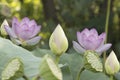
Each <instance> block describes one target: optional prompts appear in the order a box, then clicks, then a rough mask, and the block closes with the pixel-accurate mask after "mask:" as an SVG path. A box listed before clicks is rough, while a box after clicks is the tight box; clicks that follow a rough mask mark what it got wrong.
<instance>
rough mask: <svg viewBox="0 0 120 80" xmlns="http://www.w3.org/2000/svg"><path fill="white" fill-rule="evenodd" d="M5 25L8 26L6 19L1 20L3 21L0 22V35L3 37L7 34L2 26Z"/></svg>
mask: <svg viewBox="0 0 120 80" xmlns="http://www.w3.org/2000/svg"><path fill="white" fill-rule="evenodd" d="M5 25H7V26H9V24H8V22H7V20H6V19H5V20H4V21H3V23H2V24H1V27H0V32H1V35H2V36H3V37H6V36H7V35H8V34H7V32H6V30H5V27H4V26H5Z"/></svg>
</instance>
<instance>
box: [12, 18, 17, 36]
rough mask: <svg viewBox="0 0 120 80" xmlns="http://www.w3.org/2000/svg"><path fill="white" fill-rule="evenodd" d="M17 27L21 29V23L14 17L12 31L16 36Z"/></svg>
mask: <svg viewBox="0 0 120 80" xmlns="http://www.w3.org/2000/svg"><path fill="white" fill-rule="evenodd" d="M17 27H19V21H18V19H17V18H16V17H14V18H13V20H12V30H13V31H14V33H16V34H17V32H16V28H17Z"/></svg>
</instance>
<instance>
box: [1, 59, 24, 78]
mask: <svg viewBox="0 0 120 80" xmlns="http://www.w3.org/2000/svg"><path fill="white" fill-rule="evenodd" d="M23 71H24V69H23V63H22V61H21V60H20V59H19V58H13V59H12V60H11V61H10V62H9V63H8V64H7V66H6V67H5V68H4V70H3V72H2V80H16V79H17V78H19V77H21V76H23Z"/></svg>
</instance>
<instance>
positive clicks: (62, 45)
mask: <svg viewBox="0 0 120 80" xmlns="http://www.w3.org/2000/svg"><path fill="white" fill-rule="evenodd" d="M49 46H50V49H51V51H52V52H53V53H55V54H56V55H61V54H62V53H64V52H65V51H66V50H67V48H68V40H67V38H66V35H65V33H64V31H63V29H62V27H61V26H60V25H59V24H58V25H57V27H56V29H55V30H54V32H53V33H52V35H51V37H50V40H49Z"/></svg>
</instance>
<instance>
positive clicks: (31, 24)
mask: <svg viewBox="0 0 120 80" xmlns="http://www.w3.org/2000/svg"><path fill="white" fill-rule="evenodd" d="M28 25H29V27H32V26H33V25H34V26H37V24H36V22H35V20H31V21H29V23H28Z"/></svg>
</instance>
